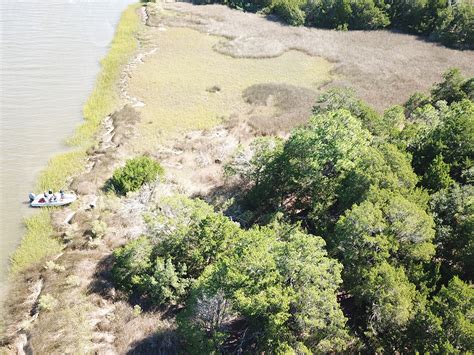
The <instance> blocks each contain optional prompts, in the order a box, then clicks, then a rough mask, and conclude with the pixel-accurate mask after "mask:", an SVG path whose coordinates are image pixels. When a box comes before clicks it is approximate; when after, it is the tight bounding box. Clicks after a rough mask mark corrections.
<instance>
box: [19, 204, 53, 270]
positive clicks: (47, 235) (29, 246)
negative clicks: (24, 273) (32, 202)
mask: <svg viewBox="0 0 474 355" xmlns="http://www.w3.org/2000/svg"><path fill="white" fill-rule="evenodd" d="M25 226H26V234H25V236H24V237H23V239H22V240H21V243H20V245H19V247H18V248H17V249H16V250H15V252H14V253H13V255H12V256H11V266H10V268H11V271H12V272H13V273H17V272H19V271H21V270H24V269H25V268H27V267H29V266H30V265H34V264H36V263H38V262H40V261H42V260H43V259H44V258H45V257H46V256H49V255H54V254H57V253H59V252H60V251H61V249H62V245H61V243H60V242H59V241H58V240H57V239H55V237H54V230H53V227H52V223H51V215H50V211H49V210H47V209H42V210H41V211H40V212H38V213H36V214H34V215H33V216H31V217H29V218H27V219H25Z"/></svg>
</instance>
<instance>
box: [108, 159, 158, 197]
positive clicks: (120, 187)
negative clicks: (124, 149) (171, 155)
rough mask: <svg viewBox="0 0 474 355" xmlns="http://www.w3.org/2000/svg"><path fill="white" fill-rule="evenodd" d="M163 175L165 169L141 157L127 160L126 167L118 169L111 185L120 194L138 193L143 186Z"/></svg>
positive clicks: (151, 160)
mask: <svg viewBox="0 0 474 355" xmlns="http://www.w3.org/2000/svg"><path fill="white" fill-rule="evenodd" d="M162 174H163V168H162V167H161V166H160V164H158V163H157V162H156V161H154V160H153V159H151V158H149V157H139V158H134V159H129V160H127V162H126V164H125V166H124V167H122V168H119V169H117V170H116V171H115V172H114V175H113V176H112V179H111V180H110V184H111V185H112V186H113V188H114V189H115V191H116V192H117V193H119V194H122V195H125V194H126V193H127V192H130V191H136V190H138V189H139V188H140V187H142V186H143V184H146V183H149V182H152V181H153V180H155V179H156V178H157V177H158V176H159V175H162Z"/></svg>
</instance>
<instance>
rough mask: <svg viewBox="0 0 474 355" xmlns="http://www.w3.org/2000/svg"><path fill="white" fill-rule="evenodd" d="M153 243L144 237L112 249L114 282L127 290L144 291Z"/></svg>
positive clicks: (131, 291)
mask: <svg viewBox="0 0 474 355" xmlns="http://www.w3.org/2000/svg"><path fill="white" fill-rule="evenodd" d="M152 253H153V245H152V244H151V242H150V241H149V239H148V238H146V237H141V238H138V239H135V240H132V241H131V242H129V243H127V244H126V245H125V246H123V247H121V248H118V249H116V250H115V251H114V258H115V262H114V266H113V269H112V277H113V279H114V281H115V284H116V285H117V286H118V287H119V288H121V289H123V290H125V291H127V292H129V293H133V292H139V293H141V292H145V291H146V290H147V285H146V281H147V275H148V273H149V270H150V268H151V265H152V262H151V257H152Z"/></svg>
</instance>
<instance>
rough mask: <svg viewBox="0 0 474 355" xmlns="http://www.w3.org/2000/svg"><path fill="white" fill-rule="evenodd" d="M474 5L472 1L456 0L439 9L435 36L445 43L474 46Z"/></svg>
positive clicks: (456, 45) (463, 46)
mask: <svg viewBox="0 0 474 355" xmlns="http://www.w3.org/2000/svg"><path fill="white" fill-rule="evenodd" d="M473 22H474V5H473V4H472V2H471V1H456V3H455V5H454V6H448V7H446V8H445V9H443V10H441V11H439V13H438V19H437V22H436V28H435V30H434V31H433V37H434V38H436V39H437V40H439V41H440V42H442V43H443V44H444V45H447V46H450V47H457V48H467V49H472V48H474V26H473V25H472V24H473Z"/></svg>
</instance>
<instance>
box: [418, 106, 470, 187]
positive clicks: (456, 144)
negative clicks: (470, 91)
mask: <svg viewBox="0 0 474 355" xmlns="http://www.w3.org/2000/svg"><path fill="white" fill-rule="evenodd" d="M440 114H441V119H440V123H439V124H438V125H437V126H436V127H435V128H434V129H433V130H432V131H430V132H428V133H427V134H425V135H423V136H421V137H420V138H419V142H418V143H417V144H414V145H413V148H412V150H413V166H414V168H415V171H416V172H417V174H418V175H420V176H423V175H424V174H425V173H426V172H427V168H428V167H429V166H430V165H431V163H432V162H433V160H434V159H435V158H436V157H437V156H438V155H442V156H443V161H444V163H446V164H449V166H450V175H451V178H452V179H453V180H455V181H458V182H461V183H464V182H465V178H464V177H463V172H464V171H467V170H468V169H469V168H471V167H472V161H473V159H474V154H473V152H474V103H473V102H471V101H469V100H463V101H460V102H453V103H452V104H451V105H450V106H449V107H448V108H446V109H445V110H443V111H442V112H440ZM425 181H426V180H425Z"/></svg>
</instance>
